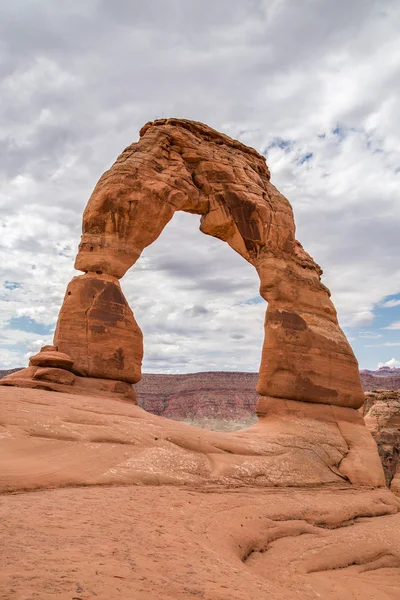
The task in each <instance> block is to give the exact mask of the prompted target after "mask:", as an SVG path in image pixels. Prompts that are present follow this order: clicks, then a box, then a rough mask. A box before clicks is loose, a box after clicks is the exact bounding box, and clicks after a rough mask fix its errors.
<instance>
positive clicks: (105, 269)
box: [55, 119, 364, 412]
mask: <svg viewBox="0 0 400 600" xmlns="http://www.w3.org/2000/svg"><path fill="white" fill-rule="evenodd" d="M177 210H183V211H186V212H191V213H196V214H200V215H201V224H200V229H201V231H203V232H204V233H206V234H208V235H212V236H214V237H217V238H220V239H222V240H224V241H226V242H227V243H228V244H229V245H230V246H231V247H232V248H233V249H234V250H235V251H236V252H238V253H239V254H241V255H242V256H243V257H244V258H245V259H246V260H247V261H248V262H250V263H251V264H252V265H254V267H255V268H256V270H257V272H258V275H259V277H260V293H261V295H262V296H263V297H264V298H265V299H266V300H267V301H268V309H267V313H266V318H265V341H264V346H263V352H262V360H261V366H260V377H259V383H258V387H257V391H258V393H259V394H260V395H261V396H262V397H264V398H265V397H266V398H268V397H277V398H285V399H292V400H302V401H308V402H317V403H318V402H319V403H325V404H333V405H338V406H349V407H354V408H357V407H359V406H360V405H361V404H362V402H363V399H364V397H363V393H362V389H361V384H360V378H359V374H358V365H357V361H356V359H355V357H354V354H353V352H352V350H351V348H350V345H349V344H348V342H347V340H346V337H345V335H344V334H343V332H342V330H341V329H340V327H339V325H338V321H337V316H336V311H335V308H334V306H333V304H332V302H331V300H330V294H329V290H328V289H327V288H326V287H325V286H324V285H323V284H322V283H321V281H320V276H321V273H322V271H321V269H320V267H319V266H318V265H317V264H316V263H315V262H314V261H313V259H312V258H311V257H310V256H309V255H308V254H307V253H306V252H305V251H304V250H303V248H302V246H301V245H300V244H299V243H298V242H297V241H296V240H295V225H294V219H293V211H292V208H291V206H290V204H289V202H288V200H286V198H285V197H284V196H282V194H280V192H279V191H278V190H277V189H276V188H275V187H274V186H273V185H272V184H271V182H270V173H269V170H268V167H267V165H266V163H265V158H264V157H263V156H261V155H260V154H258V152H256V151H255V150H254V149H252V148H249V147H247V146H245V145H243V144H241V143H240V142H238V141H236V140H233V139H231V138H229V137H228V136H226V135H224V134H221V133H218V132H217V131H215V130H213V129H211V128H210V127H208V126H206V125H204V124H202V123H196V122H193V121H187V120H180V119H161V120H158V121H154V122H153V123H147V124H146V125H145V126H144V127H143V128H142V130H141V132H140V140H139V141H138V142H137V143H134V144H132V145H131V146H129V147H128V148H126V149H125V150H124V152H123V153H122V154H121V155H120V156H119V157H118V159H117V160H116V162H115V163H114V165H113V166H112V167H111V169H110V170H108V171H106V173H104V175H102V177H101V178H100V180H99V182H98V183H97V185H96V187H95V189H94V191H93V194H92V195H91V197H90V199H89V202H88V204H87V207H86V209H85V212H84V215H83V234H82V240H81V243H80V246H79V252H78V255H77V258H76V262H75V267H76V268H77V269H78V270H81V271H84V272H85V275H81V276H79V277H75V278H74V279H73V280H72V282H71V283H70V284H69V286H68V289H67V293H66V296H65V299H64V303H63V306H62V309H61V312H60V316H59V320H58V324H57V329H56V333H55V345H56V346H57V347H58V349H59V351H61V352H64V353H66V354H68V355H69V356H70V357H71V358H72V360H73V362H74V366H73V370H74V372H75V373H77V374H79V375H83V376H88V377H97V378H105V379H116V380H121V381H126V382H130V383H135V382H137V381H139V379H140V377H141V360H142V354H143V347H142V334H141V331H140V329H139V327H138V325H137V324H136V321H135V319H134V317H133V313H132V311H131V310H130V308H129V306H128V304H127V302H126V299H125V297H124V296H123V294H122V291H121V289H120V285H119V282H118V279H119V278H121V277H122V276H123V275H124V274H125V272H126V271H127V270H128V269H129V268H130V267H131V266H132V265H133V264H134V263H135V262H136V261H137V259H138V258H139V256H140V254H141V252H142V251H143V249H144V248H145V247H146V246H148V245H150V244H151V243H152V242H154V241H155V240H156V239H157V237H158V236H159V235H160V233H161V232H162V230H163V229H164V227H165V225H166V224H167V223H168V222H169V221H170V219H171V218H172V217H173V215H174V213H175V211H177ZM71 323H72V325H71ZM267 406H268V400H264V401H261V402H260V403H259V411H260V412H262V411H263V410H267Z"/></svg>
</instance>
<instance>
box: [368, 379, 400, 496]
mask: <svg viewBox="0 0 400 600" xmlns="http://www.w3.org/2000/svg"><path fill="white" fill-rule="evenodd" d="M363 414H364V420H365V424H366V426H367V427H368V429H369V430H370V431H371V433H372V435H373V436H374V438H375V440H376V442H377V444H378V450H379V455H380V457H381V460H382V464H383V468H384V471H385V477H386V483H387V485H388V486H390V487H391V489H392V490H393V492H394V493H396V494H398V495H399V496H400V391H395V390H384V391H379V392H378V391H376V392H370V393H369V394H367V395H366V399H365V404H364V406H363Z"/></svg>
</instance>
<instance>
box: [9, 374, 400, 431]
mask: <svg viewBox="0 0 400 600" xmlns="http://www.w3.org/2000/svg"><path fill="white" fill-rule="evenodd" d="M17 370H18V369H11V370H8V371H1V370H0V377H4V376H5V375H7V374H8V373H11V372H13V371H17ZM360 376H361V382H362V385H363V389H364V391H366V392H368V391H371V390H384V389H390V390H399V389H400V369H389V368H387V367H383V368H381V369H379V370H378V371H368V370H363V371H360ZM257 378H258V375H257V373H243V372H234V371H232V372H231V371H212V372H208V373H207V372H206V373H189V374H185V375H158V374H157V375H156V374H150V373H145V374H143V378H142V380H141V381H140V382H139V383H137V384H136V385H135V386H134V388H135V390H136V393H137V400H138V404H140V405H141V406H143V408H145V409H146V410H147V411H149V412H151V413H154V414H156V415H163V416H164V417H168V418H170V419H183V420H189V421H196V420H204V419H213V420H220V419H228V420H229V419H230V420H237V421H243V420H246V419H248V418H249V417H252V416H254V410H255V405H256V402H257V393H256V384H257Z"/></svg>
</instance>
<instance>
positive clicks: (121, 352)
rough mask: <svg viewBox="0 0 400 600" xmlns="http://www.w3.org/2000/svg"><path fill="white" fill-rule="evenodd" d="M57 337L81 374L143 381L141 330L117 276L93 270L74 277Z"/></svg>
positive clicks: (55, 339)
mask: <svg viewBox="0 0 400 600" xmlns="http://www.w3.org/2000/svg"><path fill="white" fill-rule="evenodd" d="M54 341H55V343H56V345H57V347H58V348H59V349H60V351H61V352H68V354H69V355H70V356H71V357H72V359H73V361H74V367H73V371H74V373H76V374H77V375H81V376H86V377H95V378H101V379H115V380H121V381H127V382H129V383H135V382H136V381H139V379H140V375H141V371H140V370H141V364H142V355H143V341H142V332H141V331H140V329H139V327H138V325H137V324H136V321H135V318H134V316H133V313H132V311H131V309H130V308H129V306H128V303H127V301H126V299H125V296H124V295H123V293H122V291H121V287H120V285H119V281H118V280H117V279H115V277H111V276H109V275H96V274H95V273H89V274H87V275H81V276H79V277H74V279H72V281H71V282H70V284H69V285H68V288H67V292H66V294H65V298H64V303H63V307H62V310H61V312H60V316H59V319H58V323H57V328H56V332H55V335H54Z"/></svg>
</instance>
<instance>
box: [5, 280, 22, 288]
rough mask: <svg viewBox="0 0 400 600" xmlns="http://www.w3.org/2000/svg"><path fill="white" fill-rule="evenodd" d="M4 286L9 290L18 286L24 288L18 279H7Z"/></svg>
mask: <svg viewBox="0 0 400 600" xmlns="http://www.w3.org/2000/svg"><path fill="white" fill-rule="evenodd" d="M4 287H5V288H6V289H7V290H17V289H18V288H22V285H21V284H20V283H18V281H5V282H4Z"/></svg>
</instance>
